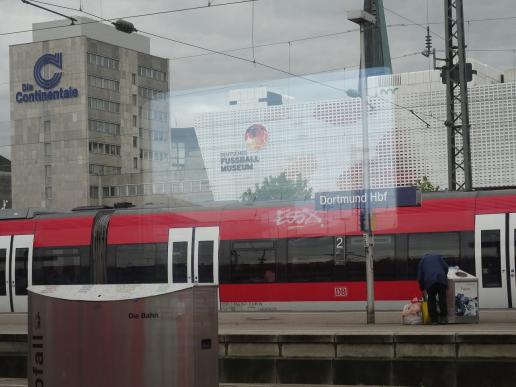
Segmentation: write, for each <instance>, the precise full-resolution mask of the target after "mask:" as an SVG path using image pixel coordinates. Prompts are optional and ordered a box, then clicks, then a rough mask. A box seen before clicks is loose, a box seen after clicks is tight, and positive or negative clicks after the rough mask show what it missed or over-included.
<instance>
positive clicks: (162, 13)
mask: <svg viewBox="0 0 516 387" xmlns="http://www.w3.org/2000/svg"><path fill="white" fill-rule="evenodd" d="M31 1H33V2H34V3H39V4H45V5H48V6H52V7H56V8H62V9H67V10H69V11H77V12H82V13H84V14H85V15H89V16H93V17H96V18H98V19H99V20H91V21H87V22H83V23H77V24H80V25H86V24H96V23H101V22H103V21H107V22H109V23H111V22H113V21H116V20H118V19H135V18H141V17H147V16H157V15H165V14H171V13H180V12H188V11H195V10H200V9H205V8H214V7H225V6H231V5H238V4H244V3H251V2H256V1H260V0H237V1H232V2H226V3H218V4H211V5H209V6H208V5H200V6H195V7H185V8H177V9H170V10H163V11H156V12H147V13H141V14H135V15H126V16H118V17H114V18H109V19H105V18H103V17H100V16H97V15H94V14H92V13H90V12H87V11H84V10H80V9H78V8H73V7H67V6H64V5H60V4H55V3H50V2H46V1H39V0H31ZM59 28H69V26H68V25H64V26H63V25H60V26H50V27H41V28H31V29H26V30H18V31H9V32H0V36H5V35H15V34H21V33H26V32H35V31H45V30H52V29H59Z"/></svg>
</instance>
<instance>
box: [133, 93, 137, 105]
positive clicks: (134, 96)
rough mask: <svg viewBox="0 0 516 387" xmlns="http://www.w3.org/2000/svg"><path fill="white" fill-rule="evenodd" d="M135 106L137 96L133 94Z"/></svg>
mask: <svg viewBox="0 0 516 387" xmlns="http://www.w3.org/2000/svg"><path fill="white" fill-rule="evenodd" d="M133 106H136V94H133Z"/></svg>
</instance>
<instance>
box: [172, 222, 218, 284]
mask: <svg viewBox="0 0 516 387" xmlns="http://www.w3.org/2000/svg"><path fill="white" fill-rule="evenodd" d="M168 238H169V244H168V256H169V265H168V266H169V273H168V278H169V282H172V283H198V284H202V283H205V284H218V282H219V264H218V252H219V228H218V227H192V228H171V229H170V230H169V234H168Z"/></svg>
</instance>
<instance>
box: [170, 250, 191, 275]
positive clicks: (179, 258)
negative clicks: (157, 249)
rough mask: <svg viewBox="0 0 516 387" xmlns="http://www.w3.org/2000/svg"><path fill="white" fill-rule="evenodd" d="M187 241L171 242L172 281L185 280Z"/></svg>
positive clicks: (186, 271) (186, 273) (186, 272)
mask: <svg viewBox="0 0 516 387" xmlns="http://www.w3.org/2000/svg"><path fill="white" fill-rule="evenodd" d="M187 265H188V242H173V243H172V282H173V283H175V284H181V283H183V284H184V283H186V282H187V276H188V266H187Z"/></svg>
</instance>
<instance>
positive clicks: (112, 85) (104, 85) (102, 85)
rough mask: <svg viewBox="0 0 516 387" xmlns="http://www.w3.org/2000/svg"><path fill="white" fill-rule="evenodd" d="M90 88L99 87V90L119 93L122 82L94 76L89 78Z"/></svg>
mask: <svg viewBox="0 0 516 387" xmlns="http://www.w3.org/2000/svg"><path fill="white" fill-rule="evenodd" d="M88 80H89V83H90V86H93V87H97V88H99V89H107V90H113V91H119V89H120V82H118V81H115V80H113V79H107V78H101V77H96V76H93V75H90V76H88Z"/></svg>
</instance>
